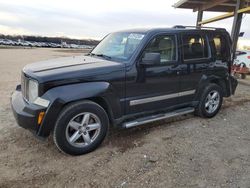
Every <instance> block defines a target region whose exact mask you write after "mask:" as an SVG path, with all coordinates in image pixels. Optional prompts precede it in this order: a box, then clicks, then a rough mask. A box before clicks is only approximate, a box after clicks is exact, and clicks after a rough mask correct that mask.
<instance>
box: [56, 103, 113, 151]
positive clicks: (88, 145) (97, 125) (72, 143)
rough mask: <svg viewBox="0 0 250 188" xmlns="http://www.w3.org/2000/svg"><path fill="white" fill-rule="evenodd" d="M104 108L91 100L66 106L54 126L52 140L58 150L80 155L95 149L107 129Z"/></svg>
mask: <svg viewBox="0 0 250 188" xmlns="http://www.w3.org/2000/svg"><path fill="white" fill-rule="evenodd" d="M108 124H109V120H108V116H107V114H106V112H105V110H104V109H103V108H102V107H101V106H99V105H98V104H96V103H94V102H92V101H82V102H76V103H73V104H70V105H68V106H66V107H65V108H64V109H63V111H62V112H61V114H60V115H59V117H58V120H57V122H56V125H55V128H54V134H53V138H54V142H55V144H56V146H57V147H58V149H59V150H61V151H63V152H65V153H67V154H70V155H81V154H85V153H88V152H91V151H93V150H94V149H96V148H97V147H98V146H99V145H100V144H101V143H102V141H103V140H104V138H105V136H106V134H107V130H108Z"/></svg>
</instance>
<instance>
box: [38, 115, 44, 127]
mask: <svg viewBox="0 0 250 188" xmlns="http://www.w3.org/2000/svg"><path fill="white" fill-rule="evenodd" d="M44 115H45V112H40V113H39V115H38V120H37V123H38V125H41V123H42V121H43V117H44Z"/></svg>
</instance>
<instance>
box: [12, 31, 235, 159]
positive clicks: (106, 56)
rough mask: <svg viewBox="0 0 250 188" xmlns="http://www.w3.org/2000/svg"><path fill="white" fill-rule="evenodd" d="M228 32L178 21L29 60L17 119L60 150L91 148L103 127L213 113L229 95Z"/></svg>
mask: <svg viewBox="0 0 250 188" xmlns="http://www.w3.org/2000/svg"><path fill="white" fill-rule="evenodd" d="M232 62H233V61H232V52H231V38H230V36H229V34H228V32H226V30H225V29H221V28H205V27H204V28H203V27H190V26H175V27H173V28H166V29H163V28H161V29H136V30H126V31H120V32H115V33H111V34H109V35H107V36H106V37H105V38H104V39H103V40H102V41H101V42H100V43H99V44H98V45H97V46H96V47H95V48H94V49H93V50H92V51H91V52H90V53H89V54H87V55H82V56H78V57H77V56H76V57H64V58H57V59H53V60H48V61H42V62H39V63H33V64H29V65H26V66H25V67H24V68H23V70H22V75H21V85H18V86H17V87H16V91H15V92H14V93H13V94H12V97H11V106H12V110H13V113H14V116H15V119H16V121H17V123H18V124H19V125H20V126H21V127H23V128H26V129H29V130H31V131H32V132H33V133H34V134H35V135H36V136H37V137H39V138H46V137H48V136H49V135H50V133H51V134H52V135H53V138H54V142H55V144H56V146H57V147H58V149H59V150H61V151H63V152H65V153H68V154H71V155H81V154H85V153H88V152H91V151H93V150H94V149H96V148H97V147H98V146H99V145H100V144H101V143H102V141H103V140H104V138H105V135H106V134H107V131H108V127H109V126H110V125H113V126H115V127H120V128H130V127H134V126H138V125H142V124H145V123H149V122H153V121H157V120H161V119H165V118H170V117H174V116H179V115H184V114H188V113H194V114H195V115H198V116H201V117H204V118H211V117H213V116H215V115H216V114H217V113H218V111H219V110H220V108H221V105H222V100H223V97H229V96H231V95H232V94H234V92H235V90H236V87H237V80H236V79H235V78H234V77H233V76H231V64H232Z"/></svg>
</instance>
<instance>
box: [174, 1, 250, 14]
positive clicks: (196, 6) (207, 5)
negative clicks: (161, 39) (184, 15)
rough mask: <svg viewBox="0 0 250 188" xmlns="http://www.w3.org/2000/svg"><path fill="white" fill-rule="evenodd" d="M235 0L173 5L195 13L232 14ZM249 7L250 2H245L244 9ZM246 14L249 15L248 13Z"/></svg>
mask: <svg viewBox="0 0 250 188" xmlns="http://www.w3.org/2000/svg"><path fill="white" fill-rule="evenodd" d="M236 3H237V2H236V0H179V1H178V2H177V3H175V4H174V5H173V7H175V8H185V9H193V11H194V12H196V11H213V12H233V11H234V10H235V7H236ZM249 6H250V0H245V5H244V6H243V8H244V7H249ZM247 13H250V11H248V12H247Z"/></svg>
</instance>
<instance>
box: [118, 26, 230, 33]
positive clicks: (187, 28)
mask: <svg viewBox="0 0 250 188" xmlns="http://www.w3.org/2000/svg"><path fill="white" fill-rule="evenodd" d="M183 30H185V31H193V30H205V31H226V30H225V29H224V28H215V27H196V26H183V25H176V26H173V27H168V28H167V27H166V28H141V29H128V30H121V31H118V33H119V32H131V33H145V34H146V33H154V32H171V31H183Z"/></svg>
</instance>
